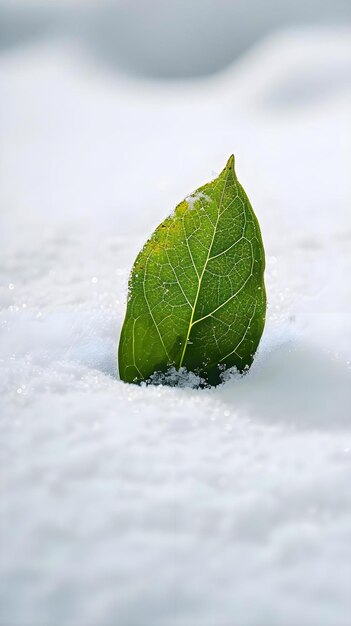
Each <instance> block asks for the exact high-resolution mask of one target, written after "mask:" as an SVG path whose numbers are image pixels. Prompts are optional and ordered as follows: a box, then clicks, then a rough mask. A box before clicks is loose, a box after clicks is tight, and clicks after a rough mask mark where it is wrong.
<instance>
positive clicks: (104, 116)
mask: <svg viewBox="0 0 351 626" xmlns="http://www.w3.org/2000/svg"><path fill="white" fill-rule="evenodd" d="M350 41H351V39H350V37H349V32H347V30H346V29H341V30H332V29H329V30H328V29H315V30H296V31H285V32H282V33H280V34H279V35H276V36H275V37H272V38H271V39H267V40H266V41H265V42H263V43H262V44H260V45H259V46H257V47H256V48H255V49H253V50H251V52H249V53H248V54H247V55H246V56H245V57H243V58H242V59H241V60H240V61H238V62H237V63H236V64H235V65H233V66H232V67H231V68H229V69H228V70H227V71H226V72H224V73H222V74H219V75H217V76H214V77H212V78H207V79H201V80H198V81H192V82H191V83H187V82H178V83H162V82H143V81H142V80H141V79H131V78H127V77H126V76H122V75H121V76H120V75H118V74H116V73H112V72H110V71H109V70H108V69H103V68H102V67H101V66H99V65H98V63H97V62H95V61H94V60H93V58H92V57H91V56H89V55H88V54H87V53H86V52H84V51H83V50H82V49H81V48H79V46H78V45H73V44H72V43H71V42H68V41H66V40H63V39H57V40H56V41H55V40H52V39H51V40H48V41H42V42H41V43H39V44H34V43H33V44H31V45H30V46H29V45H28V47H27V48H26V49H13V50H12V51H3V52H2V54H1V56H0V90H1V103H2V104H1V121H0V124H1V168H0V207H1V249H0V255H1V261H0V270H1V290H0V303H1V317H0V324H1V355H0V359H1V361H0V366H1V377H0V380H1V383H0V384H1V420H0V428H1V437H0V441H1V443H0V446H1V476H0V481H1V499H0V501H1V563H0V607H1V608H0V623H1V626H34V625H35V626H56V625H57V626H58V625H60V626H114V625H115V624H119V625H123V626H144V625H146V624H153V625H158V624H159V625H162V626H165V625H167V626H190V625H191V624H201V626H214V625H216V626H229V625H230V626H262V625H263V624H269V625H270V626H278V625H279V626H280V625H281V624H284V626H296V625H297V624H303V625H304V626H330V625H331V624H333V626H346V625H348V624H349V623H350V620H351V597H350V582H351V490H350V485H351V471H350V470H351V427H350V426H351V424H350V420H351V418H350V416H351V410H350V409H351V385H350V374H351V372H350V364H351V319H350V305H351V294H350V286H349V267H350V265H349V264H350V242H351V217H350V200H351V190H350V186H349V169H350V157H351V140H350V132H349V131H350V121H349V111H350V105H351V90H350V81H349V76H350V71H351V61H350V59H351V45H350ZM231 153H234V154H235V157H236V170H237V174H238V178H239V180H240V181H241V183H242V184H243V186H244V188H245V190H246V191H247V193H248V195H249V197H250V200H251V202H252V204H253V206H254V208H255V211H256V213H257V216H258V218H259V220H260V223H261V226H262V233H263V239H264V243H265V247H266V253H267V271H266V282H267V290H268V300H269V310H268V319H267V325H266V329H265V332H264V336H263V340H262V343H261V347H260V350H259V354H258V356H257V359H256V361H255V363H254V365H253V367H252V369H251V371H250V372H249V373H248V374H247V375H246V376H244V377H240V376H238V375H231V376H229V377H228V380H227V381H226V382H225V384H223V385H222V386H220V387H218V388H216V389H196V388H192V387H191V385H190V386H189V385H188V386H187V385H185V386H184V385H183V384H182V385H181V386H180V387H177V388H175V387H168V386H164V385H157V386H148V387H146V386H143V387H137V386H133V385H126V384H124V383H122V382H121V381H119V380H118V376H117V369H116V353H117V344H118V338H119V332H120V328H121V324H122V321H123V316H124V312H125V303H126V297H127V278H128V272H129V270H130V267H131V264H132V262H133V260H134V258H135V255H136V254H137V252H138V250H139V249H140V247H141V246H142V244H143V243H144V241H145V239H146V238H147V236H148V235H149V234H150V233H151V232H152V230H153V229H154V227H155V226H156V225H157V224H158V223H159V222H160V221H161V220H162V219H164V217H165V216H166V215H167V214H169V213H170V212H171V211H172V210H173V209H174V207H175V205H176V204H177V203H178V202H179V201H180V200H182V199H183V198H185V197H187V196H189V194H191V193H192V192H193V191H194V189H196V188H197V187H198V186H199V185H201V184H204V183H205V182H207V181H208V180H210V179H211V178H213V177H214V176H215V175H216V173H218V172H219V171H220V170H221V169H222V168H223V167H224V165H225V163H226V160H227V158H228V157H229V155H230V154H231ZM158 382H159V381H158ZM196 382H197V381H196V380H195V379H194V380H193V383H194V385H193V386H194V387H196Z"/></svg>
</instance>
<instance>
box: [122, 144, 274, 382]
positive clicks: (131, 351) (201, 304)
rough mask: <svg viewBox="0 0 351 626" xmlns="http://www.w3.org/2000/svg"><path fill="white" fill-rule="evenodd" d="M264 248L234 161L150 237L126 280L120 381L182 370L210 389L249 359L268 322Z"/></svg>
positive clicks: (185, 202)
mask: <svg viewBox="0 0 351 626" xmlns="http://www.w3.org/2000/svg"><path fill="white" fill-rule="evenodd" d="M264 266H265V257H264V248H263V243H262V238H261V233H260V228H259V225H258V221H257V219H256V216H255V214H254V212H253V209H252V207H251V204H250V202H249V200H248V198H247V195H246V193H245V191H244V190H243V188H242V186H241V185H240V183H239V182H238V179H237V177H236V174H235V170H234V157H233V156H231V157H230V159H229V161H228V163H227V165H226V167H225V168H224V170H223V172H222V173H221V174H220V175H219V176H218V178H216V179H215V180H214V181H212V182H210V183H208V184H207V185H204V186H203V187H200V188H199V189H198V190H197V191H195V192H194V193H193V194H192V195H191V196H188V197H187V198H186V199H185V200H183V202H181V203H180V204H179V205H178V206H177V207H176V209H175V211H174V213H172V215H170V216H169V217H168V218H167V219H165V221H164V222H162V224H160V226H158V228H157V229H156V230H155V232H154V233H153V235H152V236H151V238H150V239H149V240H148V241H147V243H146V244H145V246H144V248H143V249H142V251H141V252H140V253H139V255H138V257H137V259H136V261H135V264H134V267H133V270H132V273H131V276H130V280H129V298H128V305H127V313H126V318H125V321H124V324H123V328H122V333H121V339H120V344H119V354H118V356H119V372H120V377H121V379H122V380H124V381H126V382H136V383H139V382H141V381H144V380H147V379H149V377H150V376H151V375H152V374H153V373H154V372H166V371H167V370H168V369H169V368H170V367H172V366H173V367H175V368H176V369H179V368H181V367H186V369H187V370H188V371H192V372H195V373H196V374H198V375H200V376H201V377H202V378H204V379H205V380H206V381H207V382H208V383H209V384H215V385H216V384H218V383H219V382H221V372H223V370H225V369H227V368H229V367H233V366H235V367H236V368H237V369H238V370H240V371H243V370H244V369H245V368H247V367H249V366H250V365H251V363H252V361H253V357H254V354H255V352H256V350H257V346H258V344H259V341H260V338H261V335H262V332H263V328H264V321H265V312H266V294H265V287H264V280H263V273H264Z"/></svg>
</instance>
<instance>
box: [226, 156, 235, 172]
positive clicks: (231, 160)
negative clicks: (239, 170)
mask: <svg viewBox="0 0 351 626" xmlns="http://www.w3.org/2000/svg"><path fill="white" fill-rule="evenodd" d="M226 169H228V170H229V169H231V170H233V172H235V157H234V154H231V155H230V157H229V159H228V161H227V165H226Z"/></svg>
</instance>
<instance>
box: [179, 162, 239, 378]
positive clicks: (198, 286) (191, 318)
mask: <svg viewBox="0 0 351 626" xmlns="http://www.w3.org/2000/svg"><path fill="white" fill-rule="evenodd" d="M230 172H231V168H230V167H229V168H228V172H227V175H226V179H225V181H224V185H223V190H222V194H221V198H220V201H219V205H218V215H217V220H216V223H215V225H214V228H213V233H212V240H211V244H210V246H209V249H208V253H207V258H206V260H205V263H204V266H203V268H202V272H201V274H200V276H199V274H198V272H197V271H196V273H197V275H198V285H197V291H196V295H195V300H194V304H193V307H192V311H191V316H190V320H189V326H188V330H187V334H186V337H185V342H184V346H183V350H182V354H181V357H180V361H179V366H178V367H179V368H180V367H182V365H183V362H184V357H185V353H186V349H187V347H188V341H189V337H190V333H191V329H192V327H193V325H194V323H195V322H194V323H193V320H194V315H195V310H196V305H197V301H198V299H199V295H200V290H201V284H202V279H203V276H204V274H205V271H206V267H207V264H208V262H209V260H210V257H211V252H212V248H213V243H214V239H215V236H216V232H217V226H218V222H219V218H220V216H221V207H222V202H223V197H224V193H225V190H226V187H227V182H228V177H229V173H230ZM188 247H189V246H188Z"/></svg>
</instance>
